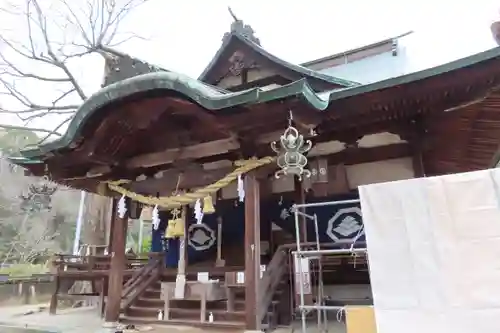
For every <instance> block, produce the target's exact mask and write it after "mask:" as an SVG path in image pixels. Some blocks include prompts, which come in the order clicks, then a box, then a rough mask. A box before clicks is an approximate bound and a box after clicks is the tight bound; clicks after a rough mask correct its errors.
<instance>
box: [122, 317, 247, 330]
mask: <svg viewBox="0 0 500 333" xmlns="http://www.w3.org/2000/svg"><path fill="white" fill-rule="evenodd" d="M120 322H122V323H125V324H142V325H171V326H191V327H199V328H205V329H207V330H212V329H214V330H228V332H235V333H236V332H243V331H244V329H245V323H244V322H231V321H221V322H218V321H214V322H213V323H209V322H200V321H199V320H169V321H165V320H158V319H157V318H156V317H155V318H143V317H131V316H121V317H120Z"/></svg>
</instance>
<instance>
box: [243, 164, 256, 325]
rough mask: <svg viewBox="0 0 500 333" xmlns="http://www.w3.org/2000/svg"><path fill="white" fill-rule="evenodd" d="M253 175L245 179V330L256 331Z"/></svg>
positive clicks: (254, 191) (254, 196)
mask: <svg viewBox="0 0 500 333" xmlns="http://www.w3.org/2000/svg"><path fill="white" fill-rule="evenodd" d="M259 185H260V184H259V180H258V179H257V177H255V175H254V174H253V173H249V174H248V175H247V176H246V177H245V249H244V251H245V322H246V329H247V330H252V331H258V330H259V329H260V321H259V320H258V314H259V313H260V309H257V307H258V304H257V300H258V298H257V297H258V295H259V282H260V188H259Z"/></svg>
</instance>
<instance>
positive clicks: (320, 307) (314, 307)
mask: <svg viewBox="0 0 500 333" xmlns="http://www.w3.org/2000/svg"><path fill="white" fill-rule="evenodd" d="M299 308H300V309H301V310H337V311H340V310H344V309H345V306H334V305H304V306H300V307H299Z"/></svg>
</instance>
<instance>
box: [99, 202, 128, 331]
mask: <svg viewBox="0 0 500 333" xmlns="http://www.w3.org/2000/svg"><path fill="white" fill-rule="evenodd" d="M117 204H118V201H115V206H116V205H117ZM115 210H116V209H115ZM114 216H115V218H114V220H113V221H112V222H111V223H112V224H114V225H113V226H112V228H111V229H112V231H113V233H112V237H111V238H112V242H111V245H112V246H111V249H110V254H111V266H110V269H109V279H108V281H109V283H108V298H107V301H106V313H105V315H104V321H105V322H107V323H114V322H117V321H118V318H119V316H120V303H121V298H122V288H123V270H124V269H125V263H126V262H125V261H126V257H125V245H126V240H127V227H128V211H127V213H126V214H125V217H124V218H120V217H119V215H118V214H114Z"/></svg>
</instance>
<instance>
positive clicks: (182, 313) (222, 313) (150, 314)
mask: <svg viewBox="0 0 500 333" xmlns="http://www.w3.org/2000/svg"><path fill="white" fill-rule="evenodd" d="M158 310H159V309H155V308H142V307H137V306H131V307H130V308H128V309H127V311H126V312H125V314H126V315H127V316H130V317H142V318H157V317H158ZM210 313H212V315H213V317H214V320H215V321H217V322H218V321H231V322H237V321H245V312H244V311H232V312H229V311H226V310H208V311H207V318H206V319H207V320H208V315H209V314H210ZM200 315H201V312H200V309H179V308H172V309H170V318H171V319H172V320H185V319H187V320H199V318H200Z"/></svg>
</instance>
